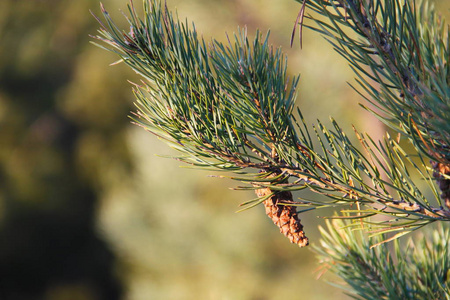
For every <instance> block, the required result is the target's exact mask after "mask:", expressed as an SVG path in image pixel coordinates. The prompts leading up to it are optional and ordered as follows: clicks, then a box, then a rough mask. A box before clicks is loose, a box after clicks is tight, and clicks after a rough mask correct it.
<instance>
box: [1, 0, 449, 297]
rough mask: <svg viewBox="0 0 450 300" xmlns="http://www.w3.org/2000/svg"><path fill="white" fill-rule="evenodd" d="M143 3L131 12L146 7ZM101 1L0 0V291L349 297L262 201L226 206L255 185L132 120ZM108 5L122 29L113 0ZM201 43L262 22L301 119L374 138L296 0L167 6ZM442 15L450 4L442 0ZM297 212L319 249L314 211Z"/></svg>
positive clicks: (343, 75)
mask: <svg viewBox="0 0 450 300" xmlns="http://www.w3.org/2000/svg"><path fill="white" fill-rule="evenodd" d="M140 2H141V1H140V0H135V5H136V6H137V7H139V6H140ZM98 4H99V3H98V0H77V1H72V0H1V1H0V299H2V300H19V299H20V300H22V299H23V300H25V299H32V300H33V299H45V300H72V299H73V300H78V299H80V300H100V299H102V300H103V299H105V300H106V299H111V300H115V299H117V300H118V299H130V300H141V299H255V300H256V299H300V298H301V299H331V298H332V299H347V296H345V295H344V293H343V292H342V291H340V290H338V289H336V288H334V287H332V286H331V285H329V284H328V283H327V280H330V281H339V279H337V278H335V277H333V276H330V275H329V274H325V275H324V276H323V277H324V278H325V279H323V278H321V279H320V280H317V279H316V277H317V276H318V275H319V274H320V273H321V270H317V268H318V267H319V264H318V262H317V261H316V259H315V258H314V254H313V252H312V251H311V250H310V249H299V248H297V247H296V246H294V245H292V244H290V243H289V241H288V240H287V239H286V238H285V237H283V236H282V235H281V234H279V232H278V229H277V228H276V227H275V226H273V224H272V222H271V220H270V219H268V218H267V217H266V216H265V214H264V209H263V207H262V206H261V207H256V208H253V209H251V210H248V211H245V212H242V213H237V214H236V213H235V211H236V210H238V205H239V203H241V202H243V201H245V200H248V199H251V198H253V197H254V195H253V194H252V193H247V192H242V191H232V190H230V189H229V188H230V187H234V186H236V182H232V181H227V180H225V179H218V178H212V177H208V176H207V175H209V173H206V172H204V171H199V170H192V169H188V168H180V163H179V162H177V161H174V160H171V159H167V158H162V157H160V156H157V155H155V154H159V155H170V154H174V153H173V151H172V150H171V149H169V148H168V147H167V146H166V145H165V144H163V143H162V142H161V141H159V140H157V139H156V138H154V137H153V136H152V135H150V134H148V133H146V132H145V131H144V130H142V129H140V128H138V127H136V126H133V125H131V124H130V121H129V119H128V117H127V116H128V115H129V113H130V111H132V110H133V96H132V93H131V88H130V84H129V83H128V82H127V80H132V81H133V80H137V77H136V75H135V74H134V73H133V72H131V71H130V70H128V69H127V68H126V67H125V66H123V65H116V66H109V64H110V63H112V62H114V61H116V59H117V58H116V57H114V55H113V54H111V53H107V52H105V51H103V50H101V49H99V48H97V47H95V46H93V45H92V44H90V43H89V41H90V40H91V39H90V38H89V34H96V30H97V28H98V24H97V23H96V21H95V20H94V18H93V17H92V16H91V14H90V13H89V10H92V11H93V12H94V13H95V14H97V15H100V9H99V5H98ZM104 5H105V6H106V8H107V10H108V11H109V12H110V13H111V14H112V15H113V16H114V17H115V19H116V20H117V21H118V23H119V24H122V25H123V26H124V27H123V28H124V29H126V24H125V22H124V18H123V17H122V15H121V13H120V11H119V9H122V10H123V11H126V0H105V1H104ZM167 5H168V7H169V9H171V10H175V9H176V10H177V11H178V14H179V16H180V18H181V19H185V18H188V20H189V21H192V22H195V24H196V27H197V29H198V31H199V32H200V33H201V34H202V35H203V37H204V38H205V39H206V40H210V39H211V38H212V37H214V38H216V39H218V40H221V41H225V39H226V35H225V33H229V34H232V33H233V32H235V31H236V28H237V26H241V27H243V26H247V27H248V31H249V34H250V35H253V34H254V32H255V30H256V29H257V28H259V29H260V30H261V31H263V32H266V31H267V30H269V29H270V30H271V39H270V41H271V43H272V44H273V45H275V46H281V47H282V48H283V50H284V51H285V52H286V53H287V55H288V57H289V70H290V73H291V74H297V73H301V76H302V77H301V84H300V88H299V97H298V105H299V106H300V107H301V109H302V111H303V113H304V115H305V116H306V119H307V122H308V123H309V124H312V123H313V122H315V120H316V119H321V120H324V121H326V120H328V118H329V116H333V117H334V118H336V119H337V120H338V121H339V122H340V124H341V125H342V126H343V127H344V128H348V129H349V128H351V124H354V125H356V126H357V128H358V129H360V130H361V131H367V132H370V133H371V134H372V135H373V136H374V137H375V138H376V137H378V136H380V134H381V133H382V131H383V129H382V127H381V125H380V124H379V123H377V122H376V121H375V120H374V119H373V118H372V117H371V116H370V115H368V114H367V113H365V112H364V111H363V110H362V109H360V108H359V107H358V105H357V103H358V101H360V99H359V98H358V97H357V95H356V93H355V92H354V91H353V90H352V89H351V88H350V87H349V86H348V85H347V84H346V81H349V82H352V80H353V79H352V78H353V75H352V74H351V72H350V69H349V68H348V67H347V65H346V62H345V61H344V60H343V59H342V58H340V57H339V56H337V55H336V54H335V53H334V52H333V51H332V49H331V46H330V45H328V44H327V43H326V42H325V41H324V40H323V39H322V38H321V37H320V36H319V35H317V34H316V33H314V32H311V31H308V30H305V32H304V40H303V49H302V50H300V49H299V46H298V44H299V43H298V40H296V42H295V43H294V47H293V48H290V46H289V42H290V35H291V32H292V28H293V25H294V21H295V19H296V16H297V13H298V11H299V9H300V5H299V4H298V3H297V2H295V1H293V0H282V1H270V0H227V1H219V0H184V1H181V0H168V1H167ZM436 5H437V6H438V7H439V9H440V10H441V12H442V14H443V15H446V17H447V20H448V19H449V15H450V14H449V8H450V3H449V2H448V1H446V0H442V1H436ZM323 214H324V213H323V212H310V213H305V214H303V215H301V216H300V217H301V219H302V223H303V224H304V226H305V231H306V233H307V234H308V236H309V237H310V240H311V241H312V243H317V242H318V239H319V236H318V231H317V226H318V225H320V224H322V223H323V221H322V219H321V218H317V216H318V215H319V216H320V215H323Z"/></svg>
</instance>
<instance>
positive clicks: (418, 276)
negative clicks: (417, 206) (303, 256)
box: [314, 220, 450, 299]
mask: <svg viewBox="0 0 450 300" xmlns="http://www.w3.org/2000/svg"><path fill="white" fill-rule="evenodd" d="M351 225H352V224H351V223H350V222H349V221H343V220H333V221H332V222H327V227H326V228H325V229H324V228H320V231H321V234H322V240H321V243H320V245H321V246H320V247H315V248H314V250H315V251H316V252H317V254H318V256H319V259H320V261H321V264H322V267H323V269H324V270H330V271H331V272H333V273H336V274H338V275H339V276H340V277H341V278H342V279H344V280H345V282H346V283H347V284H348V285H349V286H350V287H351V289H348V287H347V286H345V285H341V286H340V287H341V288H343V289H345V290H347V291H348V292H349V293H351V294H353V295H354V296H355V298H356V299H448V297H450V285H449V281H448V276H449V274H448V270H449V268H450V251H449V249H450V248H449V245H448V243H449V240H450V231H449V230H448V229H443V228H442V227H439V229H435V230H433V234H432V238H431V239H425V238H420V239H419V238H415V239H410V240H409V241H408V242H407V243H406V244H405V245H404V246H403V247H401V246H400V242H399V241H398V240H395V241H394V245H393V247H394V248H393V249H394V251H390V249H389V248H388V245H387V244H382V245H380V246H378V247H373V245H374V244H376V243H377V242H380V241H382V240H384V239H386V237H383V236H377V237H368V236H366V235H364V234H362V233H361V232H360V231H355V230H353V229H352V226H351Z"/></svg>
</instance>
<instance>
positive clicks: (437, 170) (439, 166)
mask: <svg viewBox="0 0 450 300" xmlns="http://www.w3.org/2000/svg"><path fill="white" fill-rule="evenodd" d="M431 165H432V166H433V169H434V172H433V177H434V178H436V182H437V184H438V186H439V189H440V190H441V191H442V194H441V198H442V199H443V200H444V201H445V205H446V206H447V208H448V209H450V180H449V179H445V178H444V176H442V174H444V175H447V176H450V165H448V164H443V163H438V162H435V161H431Z"/></svg>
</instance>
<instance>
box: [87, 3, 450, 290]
mask: <svg viewBox="0 0 450 300" xmlns="http://www.w3.org/2000/svg"><path fill="white" fill-rule="evenodd" d="M128 8H129V14H128V17H127V19H128V21H129V24H130V28H129V29H127V30H121V29H119V28H118V27H117V26H116V25H115V24H114V22H113V21H112V19H111V17H110V15H109V14H108V13H107V11H106V10H105V9H104V8H103V6H102V12H103V15H104V19H105V21H103V22H102V21H101V20H100V19H99V18H97V20H98V21H99V23H100V24H101V29H100V31H99V35H98V36H95V38H96V39H97V40H99V41H100V42H101V44H98V45H99V46H100V47H103V48H105V49H106V50H109V51H113V52H114V53H116V54H117V55H118V56H119V57H120V62H124V63H125V64H127V65H128V66H130V67H131V68H132V69H133V70H134V71H135V72H136V73H138V74H139V75H140V76H142V78H143V80H142V81H141V82H140V83H135V84H134V87H133V90H134V94H135V96H136V99H137V101H136V107H137V111H136V112H135V113H134V114H133V116H132V119H133V122H134V123H135V124H137V125H139V126H141V127H143V128H144V129H145V130H147V131H149V132H151V133H153V134H155V135H156V136H158V137H159V138H160V139H162V140H164V141H165V142H167V143H168V144H169V145H170V146H171V147H173V148H175V149H177V150H178V151H179V152H180V153H181V154H180V156H178V157H176V159H178V160H180V161H182V162H185V163H188V164H191V165H193V166H196V167H200V168H204V169H210V170H220V171H227V172H228V174H229V173H231V174H233V175H226V176H228V177H230V178H232V179H234V180H237V181H240V182H241V183H243V186H240V187H239V188H240V189H250V190H254V192H255V194H256V198H255V199H253V200H249V201H246V202H244V203H242V206H243V209H248V208H251V207H254V206H257V205H259V204H261V203H262V204H263V205H264V206H265V209H266V214H267V215H268V216H269V217H270V218H271V219H272V221H273V222H274V224H275V225H276V226H278V227H279V229H280V231H281V232H282V233H283V234H284V235H285V236H286V237H288V238H289V240H290V241H291V242H292V243H295V244H297V245H299V246H300V247H304V246H306V245H308V243H309V241H308V238H307V237H306V236H305V233H304V231H303V226H302V224H301V223H300V219H299V218H298V214H299V213H301V212H304V211H308V210H314V209H319V208H324V207H330V206H333V207H338V208H340V212H339V215H333V216H330V218H334V219H336V220H335V221H333V222H329V223H328V228H327V229H323V228H322V229H321V230H322V234H323V238H322V240H321V246H317V247H316V251H317V252H318V253H319V257H321V260H322V261H323V264H324V266H326V267H327V268H329V269H331V270H332V271H334V272H336V273H337V274H338V275H339V276H341V277H342V278H343V279H344V280H345V281H346V282H347V283H348V284H349V286H350V287H351V288H350V290H349V292H350V293H352V294H353V295H355V297H357V298H365V299H380V298H389V299H426V298H428V299H430V297H431V298H432V299H443V298H447V299H448V298H450V290H449V285H448V281H447V280H448V275H449V274H448V273H449V268H450V253H449V252H448V250H447V249H448V245H447V241H448V240H449V231H448V230H446V229H442V228H440V229H435V230H434V231H433V234H432V236H433V238H432V239H430V241H428V242H427V241H423V242H420V243H413V242H410V243H409V244H408V245H407V246H405V247H400V246H399V243H398V240H397V238H398V237H400V236H402V235H405V234H407V233H410V232H412V231H415V230H417V229H419V228H422V227H424V226H425V225H429V224H431V223H435V222H438V221H440V222H439V223H443V222H442V221H449V220H450V198H449V195H450V152H449V151H450V149H449V138H450V131H449V129H450V123H449V120H450V87H449V84H450V66H449V60H450V48H449V39H450V37H449V35H448V28H447V27H446V26H445V23H444V21H443V20H442V19H441V18H439V17H438V15H437V14H436V13H435V11H434V10H433V8H432V7H431V6H430V5H428V4H427V3H426V2H423V3H421V4H417V3H415V2H414V1H408V0H406V1H401V0H390V1H378V0H334V1H331V0H330V1H327V0H304V2H303V3H302V5H301V8H300V13H299V16H298V19H297V22H296V23H298V24H299V25H300V29H299V30H298V32H299V33H300V39H301V34H302V32H303V27H307V28H311V29H313V30H315V31H317V32H319V33H320V34H321V35H323V36H325V38H326V39H327V40H328V41H329V42H330V43H331V44H332V46H333V47H334V49H335V50H336V51H337V52H338V53H340V54H341V55H342V56H343V57H344V58H345V59H346V60H347V61H348V62H349V64H350V66H351V68H352V69H353V71H354V73H355V75H356V81H357V83H358V85H359V87H355V90H356V91H357V92H359V93H360V94H361V96H362V97H363V98H364V99H365V101H366V103H367V104H370V105H367V104H362V107H363V109H367V110H369V111H371V112H372V113H373V114H375V115H376V116H377V117H378V118H379V119H380V120H381V121H382V122H383V123H384V124H386V125H387V126H388V127H389V132H387V133H386V135H385V137H384V139H383V140H382V141H375V140H373V139H372V138H371V137H370V136H368V135H367V134H363V133H361V132H359V131H357V130H356V129H355V130H354V132H353V133H352V134H347V133H345V132H344V131H343V130H342V128H341V127H340V126H339V125H338V123H337V122H336V121H335V120H333V119H332V120H331V128H328V127H327V126H325V124H324V123H323V122H320V121H318V123H317V124H316V125H315V126H313V127H310V126H308V125H307V124H306V123H305V121H304V118H303V116H302V112H301V110H300V109H299V108H295V97H296V88H297V85H298V82H299V77H294V78H293V79H292V80H290V81H289V80H288V77H287V75H286V66H287V61H286V58H285V56H284V55H283V53H282V52H281V50H280V49H273V47H272V46H270V45H269V44H268V36H263V35H262V34H261V33H259V32H258V33H257V34H256V37H255V38H254V40H253V41H251V40H250V39H249V38H248V37H247V34H246V31H245V30H240V31H239V32H238V33H237V34H236V35H235V36H234V38H229V40H228V44H223V43H220V42H218V41H215V40H213V41H212V42H211V43H209V44H207V43H206V42H205V41H204V40H203V39H202V38H199V37H198V35H197V32H196V30H195V27H194V26H189V24H188V23H187V22H184V23H182V22H180V21H179V20H178V19H177V18H176V17H174V16H173V15H172V13H170V12H169V11H168V9H167V8H166V7H162V6H161V4H160V3H159V2H156V1H152V0H144V16H143V18H139V17H138V15H137V14H136V11H135V9H134V7H133V3H132V2H130V4H129V6H128ZM310 12H314V13H315V14H314V16H315V15H318V16H317V17H314V16H311V15H310V14H309V13H310ZM323 17H326V18H323ZM308 20H311V21H312V22H311V23H307V21H308ZM392 136H396V137H395V138H393V137H392ZM411 145H412V148H411V147H410V146H411ZM408 149H412V150H408ZM413 173H414V174H415V175H418V176H419V178H420V179H421V180H422V181H424V182H425V183H426V185H427V188H426V190H423V188H421V187H419V185H418V184H417V182H416V181H417V179H415V177H414V176H413V175H414V174H413ZM301 190H310V191H313V192H315V193H318V194H320V195H323V196H325V197H320V198H318V199H314V200H311V199H307V198H305V197H302V195H301V193H300V198H299V199H296V200H294V199H293V195H292V192H293V191H301ZM380 216H381V218H380ZM391 240H394V248H395V249H394V251H393V253H392V251H389V249H388V246H387V245H388V244H386V242H388V241H391ZM405 257H406V259H405Z"/></svg>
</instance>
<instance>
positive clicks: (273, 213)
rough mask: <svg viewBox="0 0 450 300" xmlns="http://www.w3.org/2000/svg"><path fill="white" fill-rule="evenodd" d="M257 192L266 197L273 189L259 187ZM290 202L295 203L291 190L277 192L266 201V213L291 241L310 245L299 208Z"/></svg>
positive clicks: (258, 194)
mask: <svg viewBox="0 0 450 300" xmlns="http://www.w3.org/2000/svg"><path fill="white" fill-rule="evenodd" d="M255 193H256V195H257V196H258V197H264V196H268V195H270V194H272V190H271V189H270V188H262V189H257V190H256V191H255ZM280 203H283V204H280ZM289 203H292V204H293V203H294V201H292V193H291V192H275V194H274V195H272V196H271V197H270V198H269V199H267V200H265V201H264V206H265V208H266V214H267V215H268V216H269V218H271V219H272V221H273V223H274V224H275V225H277V226H278V227H279V228H280V232H281V233H283V234H284V235H285V236H286V237H288V238H289V240H290V241H291V243H294V244H297V245H298V246H300V247H305V246H308V244H309V241H308V238H307V237H306V236H305V233H304V232H303V225H302V224H301V223H300V219H299V218H298V215H297V209H296V208H295V206H291V205H289ZM286 204H288V205H286Z"/></svg>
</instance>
